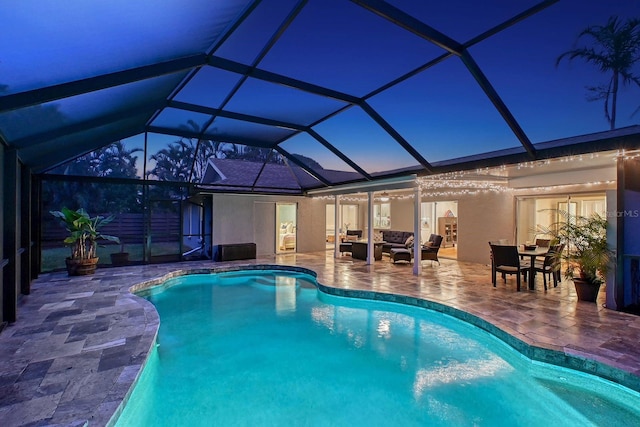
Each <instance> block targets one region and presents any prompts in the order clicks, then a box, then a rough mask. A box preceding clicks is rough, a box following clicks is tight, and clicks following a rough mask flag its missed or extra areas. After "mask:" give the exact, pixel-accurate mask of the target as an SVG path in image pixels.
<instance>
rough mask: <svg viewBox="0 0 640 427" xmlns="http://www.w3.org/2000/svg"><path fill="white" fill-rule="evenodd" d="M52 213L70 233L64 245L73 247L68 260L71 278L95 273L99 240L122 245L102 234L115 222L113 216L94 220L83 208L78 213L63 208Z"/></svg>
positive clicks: (99, 217) (115, 238)
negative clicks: (102, 231) (107, 226)
mask: <svg viewBox="0 0 640 427" xmlns="http://www.w3.org/2000/svg"><path fill="white" fill-rule="evenodd" d="M50 213H51V215H53V216H55V217H56V218H58V219H60V220H61V225H62V226H64V227H65V228H66V229H67V231H68V232H69V236H67V238H66V239H64V243H65V244H66V245H70V247H71V256H70V257H68V258H67V259H66V263H67V272H68V273H69V276H82V275H87V274H93V273H95V271H96V267H97V265H98V256H97V255H96V250H97V247H98V241H99V240H108V241H111V242H116V243H120V239H119V238H117V237H115V236H109V235H106V234H102V233H101V232H100V229H101V228H102V227H104V226H105V225H107V224H108V223H110V222H111V221H113V219H114V216H113V215H111V216H109V217H106V218H105V217H103V216H96V217H93V218H92V217H91V216H89V214H88V213H87V211H85V210H84V209H82V208H80V209H78V210H76V211H74V210H71V209H68V208H62V210H59V211H50Z"/></svg>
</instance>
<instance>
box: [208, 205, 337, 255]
mask: <svg viewBox="0 0 640 427" xmlns="http://www.w3.org/2000/svg"><path fill="white" fill-rule="evenodd" d="M276 202H282V203H297V205H298V217H297V239H296V245H297V252H314V251H320V250H325V213H324V205H325V203H324V202H323V201H321V200H318V199H310V198H306V197H292V196H251V195H230V194H219V195H214V196H213V244H214V245H217V244H221V243H247V242H255V243H256V245H258V247H257V252H258V254H260V255H268V254H273V253H275V244H271V243H267V242H274V241H275V240H274V237H273V236H275V228H276V225H275V217H273V219H272V218H271V217H269V218H264V217H263V215H261V214H260V213H258V214H256V212H266V210H267V209H269V208H268V206H269V205H271V206H272V207H273V212H275V204H276ZM256 204H260V207H256V206H255V205H256ZM256 215H261V217H260V218H256ZM264 246H271V247H264Z"/></svg>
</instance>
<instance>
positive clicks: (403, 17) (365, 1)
mask: <svg viewBox="0 0 640 427" xmlns="http://www.w3.org/2000/svg"><path fill="white" fill-rule="evenodd" d="M351 1H352V2H353V3H355V4H357V5H359V6H362V7H363V8H365V9H367V10H369V11H371V12H373V13H375V14H376V15H378V16H381V17H382V18H384V19H386V20H388V21H391V22H393V23H394V24H396V25H398V26H400V27H402V28H404V29H405V30H407V31H409V32H411V33H413V34H415V35H417V36H419V37H422V38H423V39H425V40H428V41H430V42H431V43H433V44H435V45H436V46H438V47H440V48H442V49H444V50H446V51H447V52H449V53H452V54H454V55H458V56H460V55H462V51H463V49H464V47H463V46H462V44H460V43H458V42H457V41H455V40H453V39H452V38H451V37H449V36H447V35H446V34H444V33H441V32H440V31H438V30H436V29H435V28H433V27H431V26H429V25H427V24H425V23H424V22H422V21H420V20H419V19H416V18H415V17H413V16H411V15H409V14H408V13H406V12H403V11H402V10H400V9H398V8H397V7H395V6H392V5H390V4H389V3H387V2H385V1H382V0H351Z"/></svg>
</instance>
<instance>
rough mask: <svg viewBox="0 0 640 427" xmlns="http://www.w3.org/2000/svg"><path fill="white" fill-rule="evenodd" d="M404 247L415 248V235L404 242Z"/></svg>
mask: <svg viewBox="0 0 640 427" xmlns="http://www.w3.org/2000/svg"><path fill="white" fill-rule="evenodd" d="M404 246H405V247H407V248H410V247H411V246H413V235H411V236H409V237H407V240H406V241H405V242H404Z"/></svg>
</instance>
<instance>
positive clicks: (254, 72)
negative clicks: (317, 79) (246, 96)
mask: <svg viewBox="0 0 640 427" xmlns="http://www.w3.org/2000/svg"><path fill="white" fill-rule="evenodd" d="M208 63H209V65H211V66H212V67H216V68H220V69H221V70H226V71H231V72H232V73H237V74H242V75H246V76H249V77H253V78H256V79H259V80H264V81H266V82H270V83H276V84H279V85H283V86H288V87H291V88H294V89H299V90H302V91H305V92H309V93H313V94H315V95H320V96H324V97H326V98H332V99H335V100H338V101H342V102H346V103H350V104H355V103H357V102H358V101H359V100H360V98H358V97H355V96H352V95H349V94H346V93H343V92H339V91H336V90H332V89H327V88H325V87H322V86H318V85H314V84H312V83H308V82H305V81H302V80H297V79H293V78H291V77H287V76H283V75H282V74H277V73H272V72H271V71H265V70H262V69H260V68H254V67H250V66H248V65H245V64H241V63H239V62H236V61H232V60H230V59H225V58H220V57H217V56H211V57H210V58H209V60H208Z"/></svg>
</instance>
